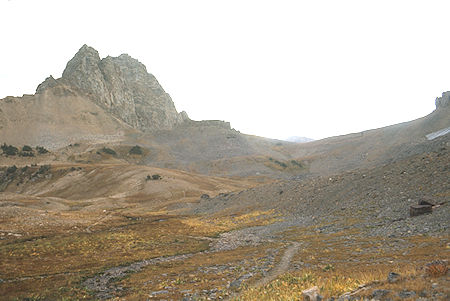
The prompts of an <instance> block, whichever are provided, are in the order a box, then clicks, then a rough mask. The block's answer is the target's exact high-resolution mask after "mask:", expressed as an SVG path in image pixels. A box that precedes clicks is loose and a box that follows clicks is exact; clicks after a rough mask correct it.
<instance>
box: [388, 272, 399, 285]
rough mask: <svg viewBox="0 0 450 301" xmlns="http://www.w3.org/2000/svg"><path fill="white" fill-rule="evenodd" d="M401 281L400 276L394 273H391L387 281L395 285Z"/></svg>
mask: <svg viewBox="0 0 450 301" xmlns="http://www.w3.org/2000/svg"><path fill="white" fill-rule="evenodd" d="M399 280H400V274H397V273H394V272H390V273H389V275H388V277H387V281H388V282H389V283H394V282H397V281H399Z"/></svg>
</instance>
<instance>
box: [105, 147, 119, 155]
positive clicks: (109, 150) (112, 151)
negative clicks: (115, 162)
mask: <svg viewBox="0 0 450 301" xmlns="http://www.w3.org/2000/svg"><path fill="white" fill-rule="evenodd" d="M102 152H104V153H105V154H109V155H113V156H115V155H117V153H116V151H115V150H113V149H111V148H108V147H104V148H102Z"/></svg>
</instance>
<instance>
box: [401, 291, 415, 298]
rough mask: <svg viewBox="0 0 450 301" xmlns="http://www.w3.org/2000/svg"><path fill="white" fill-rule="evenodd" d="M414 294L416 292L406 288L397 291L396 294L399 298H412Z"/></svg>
mask: <svg viewBox="0 0 450 301" xmlns="http://www.w3.org/2000/svg"><path fill="white" fill-rule="evenodd" d="M415 295H416V292H413V291H408V290H402V291H400V292H399V293H398V296H399V297H400V298H412V297H414V296H415Z"/></svg>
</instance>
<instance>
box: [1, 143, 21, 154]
mask: <svg viewBox="0 0 450 301" xmlns="http://www.w3.org/2000/svg"><path fill="white" fill-rule="evenodd" d="M1 149H2V151H3V153H4V154H5V155H7V156H15V155H17V153H18V152H19V149H18V148H17V147H15V146H12V145H6V143H4V144H3V145H2V146H1Z"/></svg>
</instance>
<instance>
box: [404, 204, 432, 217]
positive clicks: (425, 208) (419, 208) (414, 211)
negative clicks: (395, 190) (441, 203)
mask: <svg viewBox="0 0 450 301" xmlns="http://www.w3.org/2000/svg"><path fill="white" fill-rule="evenodd" d="M432 211H433V207H432V206H430V205H411V207H409V216H411V217H414V216H418V215H422V214H426V213H432Z"/></svg>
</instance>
